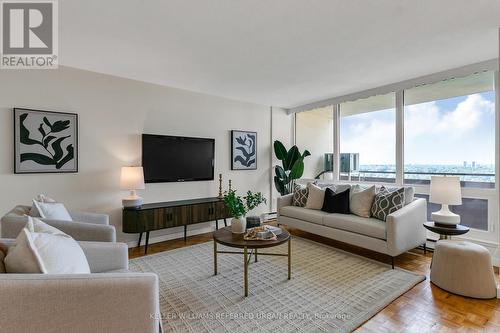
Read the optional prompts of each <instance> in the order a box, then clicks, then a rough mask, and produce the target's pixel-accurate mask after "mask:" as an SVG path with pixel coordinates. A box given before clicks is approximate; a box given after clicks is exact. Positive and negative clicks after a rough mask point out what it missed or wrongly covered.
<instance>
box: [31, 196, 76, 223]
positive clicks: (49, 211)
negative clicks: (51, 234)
mask: <svg viewBox="0 0 500 333" xmlns="http://www.w3.org/2000/svg"><path fill="white" fill-rule="evenodd" d="M33 204H34V205H35V207H36V208H37V210H38V214H40V216H41V217H42V218H44V219H54V220H61V221H72V220H73V219H72V218H71V215H70V214H69V212H68V210H67V209H66V207H64V205H63V204H62V203H60V202H39V201H36V200H33Z"/></svg>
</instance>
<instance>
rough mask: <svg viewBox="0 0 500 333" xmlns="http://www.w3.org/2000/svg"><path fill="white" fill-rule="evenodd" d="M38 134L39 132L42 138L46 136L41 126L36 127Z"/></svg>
mask: <svg viewBox="0 0 500 333" xmlns="http://www.w3.org/2000/svg"><path fill="white" fill-rule="evenodd" d="M38 132H40V134H41V135H42V137H44V136H45V135H46V134H45V130H44V129H43V124H40V127H38Z"/></svg>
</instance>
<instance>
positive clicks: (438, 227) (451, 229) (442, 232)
mask: <svg viewBox="0 0 500 333" xmlns="http://www.w3.org/2000/svg"><path fill="white" fill-rule="evenodd" d="M424 227H425V229H427V230H429V231H432V232H435V233H436V234H439V239H451V236H458V235H463V234H466V233H468V232H469V230H470V228H469V227H467V226H465V225H461V224H457V225H446V224H440V223H436V222H425V223H424Z"/></svg>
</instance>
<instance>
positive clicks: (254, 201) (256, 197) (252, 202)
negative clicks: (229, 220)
mask: <svg viewBox="0 0 500 333" xmlns="http://www.w3.org/2000/svg"><path fill="white" fill-rule="evenodd" d="M245 201H246V204H247V209H248V211H249V212H250V211H252V210H253V209H254V208H256V207H257V206H258V205H260V204H263V203H266V202H267V201H266V198H264V196H263V195H262V193H261V192H258V193H252V192H251V191H248V192H247V196H246V197H245ZM260 222H261V221H260V216H255V215H253V216H247V228H254V227H258V226H259V225H260Z"/></svg>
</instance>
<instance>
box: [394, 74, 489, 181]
mask: <svg viewBox="0 0 500 333" xmlns="http://www.w3.org/2000/svg"><path fill="white" fill-rule="evenodd" d="M494 90H495V89H494V77H493V73H492V72H483V73H479V74H474V75H471V76H468V77H465V78H458V79H450V80H446V81H442V82H439V83H435V84H430V85H424V86H420V87H416V88H413V89H408V90H406V91H405V92H404V100H405V111H404V124H405V126H404V129H405V131H404V133H405V140H404V148H405V154H404V160H405V164H404V171H405V183H408V184H429V182H430V177H431V176H432V175H436V174H437V175H443V174H448V175H458V176H460V179H461V181H462V186H463V187H483V188H484V187H486V188H488V187H494V186H495V91H494Z"/></svg>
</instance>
